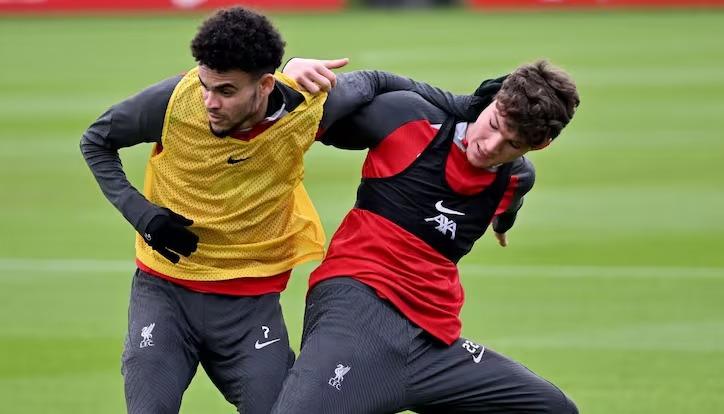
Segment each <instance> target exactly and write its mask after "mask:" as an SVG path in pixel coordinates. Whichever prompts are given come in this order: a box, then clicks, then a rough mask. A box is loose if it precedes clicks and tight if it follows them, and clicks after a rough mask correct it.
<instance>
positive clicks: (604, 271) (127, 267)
mask: <svg viewBox="0 0 724 414" xmlns="http://www.w3.org/2000/svg"><path fill="white" fill-rule="evenodd" d="M134 269H135V263H134V261H133V259H128V260H95V259H22V258H2V257H0V274H2V275H5V274H7V272H18V271H31V272H40V273H55V272H126V271H128V272H131V271H133V270H134ZM460 274H461V276H462V278H463V280H464V279H465V278H477V277H552V278H632V277H634V278H682V279H683V278H717V279H718V278H724V267H682V266H677V267H668V266H573V265H572V266H557V265H550V266H548V265H540V266H538V265H518V266H516V265H509V266H508V265H483V264H463V265H461V267H460Z"/></svg>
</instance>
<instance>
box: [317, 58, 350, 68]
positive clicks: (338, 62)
mask: <svg viewBox="0 0 724 414" xmlns="http://www.w3.org/2000/svg"><path fill="white" fill-rule="evenodd" d="M348 63H349V58H342V59H331V60H323V61H322V64H323V65H324V66H325V67H327V68H329V69H339V68H341V67H343V66H346V65H347V64H348Z"/></svg>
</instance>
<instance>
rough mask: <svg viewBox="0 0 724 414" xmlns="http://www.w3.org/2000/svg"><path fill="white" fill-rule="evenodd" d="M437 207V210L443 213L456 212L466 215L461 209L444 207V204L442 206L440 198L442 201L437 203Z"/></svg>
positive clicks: (459, 214)
mask: <svg viewBox="0 0 724 414" xmlns="http://www.w3.org/2000/svg"><path fill="white" fill-rule="evenodd" d="M435 209H437V211H439V212H441V213H445V214H455V215H458V216H464V215H465V213H462V212H460V211H455V210H450V209H449V208H445V207H443V206H442V200H440V201H438V202H437V203H435Z"/></svg>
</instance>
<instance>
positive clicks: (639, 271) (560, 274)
mask: <svg viewBox="0 0 724 414" xmlns="http://www.w3.org/2000/svg"><path fill="white" fill-rule="evenodd" d="M460 275H461V277H462V278H463V280H464V279H465V278H471V277H553V278H666V279H671V278H682V279H683V278H724V267H682V266H675V267H668V266H556V265H551V266H545V265H541V266H536V265H531V266H526V265H520V266H512V265H511V266H501V265H495V266H486V265H482V264H469V265H465V264H463V265H461V266H460Z"/></svg>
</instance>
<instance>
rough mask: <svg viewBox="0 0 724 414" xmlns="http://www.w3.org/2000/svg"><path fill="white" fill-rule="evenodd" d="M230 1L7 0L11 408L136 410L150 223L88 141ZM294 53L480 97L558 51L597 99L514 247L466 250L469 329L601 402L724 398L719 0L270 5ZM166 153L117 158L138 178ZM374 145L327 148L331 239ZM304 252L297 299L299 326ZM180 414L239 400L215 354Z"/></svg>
mask: <svg viewBox="0 0 724 414" xmlns="http://www.w3.org/2000/svg"><path fill="white" fill-rule="evenodd" d="M230 3H239V2H231V1H223V0H208V1H204V0H173V1H171V0H143V1H140V0H116V1H114V2H104V1H101V0H75V1H72V0H0V188H1V189H2V193H1V194H2V195H1V197H2V198H1V200H2V201H1V202H0V401H1V403H0V404H2V406H0V412H12V413H38V412H52V413H99V412H100V413H106V412H109V413H110V412H123V411H124V409H125V408H124V402H123V382H122V377H121V374H120V354H121V351H122V346H123V339H124V334H125V330H126V311H127V306H128V293H129V289H130V282H131V276H132V273H133V270H134V263H133V258H134V251H133V237H134V232H133V230H132V228H131V227H130V225H128V224H127V223H126V222H125V220H124V219H123V218H122V217H121V215H120V214H119V213H118V212H117V211H116V210H115V209H114V208H113V207H112V206H111V205H110V203H108V202H107V201H106V200H105V198H104V197H103V196H102V194H101V192H100V190H99V189H98V187H97V185H96V183H95V181H94V179H93V177H92V175H91V174H90V172H89V170H88V168H87V167H86V165H85V162H84V161H83V159H82V157H81V155H80V152H79V150H78V142H79V139H80V136H81V134H82V133H83V131H84V130H85V129H86V128H87V126H88V125H89V124H90V123H91V122H93V120H94V119H95V118H96V117H97V116H99V115H100V114H101V113H103V112H104V111H105V110H106V109H107V108H108V107H109V106H110V105H112V104H114V103H116V102H118V101H120V100H122V99H124V98H126V97H128V96H130V95H132V94H134V93H136V92H138V91H139V90H141V89H142V88H144V87H146V86H148V85H150V84H152V83H155V82H157V81H158V80H161V79H164V78H167V77H170V76H173V75H175V74H178V73H180V72H182V71H184V70H187V69H189V68H191V67H192V66H193V65H194V62H193V59H192V58H191V55H190V52H189V46H188V45H189V42H190V40H191V38H192V37H193V35H194V33H195V31H196V28H197V27H198V25H199V24H200V23H201V21H202V20H203V18H204V16H205V15H206V14H208V13H209V11H210V10H211V9H214V8H217V7H222V6H224V5H228V4H230ZM240 3H242V4H247V5H251V6H254V7H256V8H259V9H260V10H262V11H265V12H267V13H268V14H269V16H270V17H271V19H272V21H273V22H274V23H275V24H276V25H277V27H278V28H279V29H280V31H281V33H282V34H283V36H284V38H285V40H286V42H287V54H286V55H287V57H288V58H289V57H294V56H305V57H318V58H338V57H349V58H350V59H351V63H350V64H349V66H348V67H347V68H345V69H344V70H355V69H381V70H386V71H391V72H396V73H399V74H402V75H406V76H410V77H413V78H415V79H418V80H423V81H426V82H428V83H431V84H433V85H436V86H439V87H442V88H445V89H448V90H451V91H453V92H456V93H470V92H472V91H473V90H474V89H475V87H477V85H478V84H479V83H480V81H481V80H483V79H486V78H490V77H496V76H499V75H501V74H503V73H506V72H508V71H510V70H512V69H513V68H514V67H516V66H517V65H519V64H521V63H525V62H530V61H533V60H535V59H537V58H541V57H545V58H548V59H550V60H551V61H552V62H554V63H555V64H557V65H559V66H562V67H563V68H565V69H567V70H568V71H569V72H570V73H571V74H572V75H573V76H574V77H575V79H576V80H577V82H578V86H579V89H580V94H581V99H582V104H581V107H580V108H579V112H578V114H577V115H576V118H575V119H574V120H573V122H572V123H571V125H570V126H569V127H568V128H567V129H566V130H565V132H564V133H563V135H562V136H561V137H560V138H559V139H558V140H557V141H556V142H555V143H554V145H552V146H551V147H550V149H548V150H546V151H543V152H539V153H533V154H531V156H530V158H531V159H532V161H533V162H534V164H535V165H536V167H537V172H538V178H537V182H536V186H535V188H534V190H533V192H532V193H531V194H530V195H529V196H528V197H527V199H526V205H525V207H524V208H523V211H522V212H521V214H520V216H519V220H518V222H517V224H516V226H515V227H514V228H513V230H511V231H510V233H509V241H510V245H509V246H508V247H507V248H505V249H503V248H500V247H498V246H497V244H496V243H495V241H494V240H493V238H492V237H491V236H490V235H486V236H485V237H484V238H483V239H481V240H480V241H479V242H478V244H477V246H476V248H475V249H474V250H473V252H472V253H471V254H470V255H469V256H468V257H466V258H465V259H464V260H463V261H462V262H461V276H462V280H463V284H464V286H465V289H466V300H467V302H466V305H465V307H464V310H463V321H464V327H463V334H464V335H465V336H466V337H469V338H471V339H474V340H476V341H478V342H481V343H483V344H485V345H487V346H488V347H491V348H494V349H496V350H498V351H500V352H502V353H504V354H507V355H509V356H511V357H513V358H515V359H517V360H519V361H521V362H522V363H523V364H525V365H526V366H528V367H529V368H531V369H533V370H534V371H536V372H538V373H539V374H541V375H542V376H544V377H546V378H548V379H550V380H551V381H553V382H554V383H556V384H557V385H559V386H560V387H561V388H562V389H564V390H565V391H566V392H567V393H568V394H569V395H570V396H571V397H572V398H573V399H574V400H575V401H576V402H577V403H578V405H579V408H580V410H581V412H582V413H586V414H610V413H617V414H624V413H626V414H644V413H651V414H669V413H671V414H673V413H717V412H719V413H720V412H724V375H722V372H724V254H723V252H722V250H724V249H723V248H724V241H723V240H724V184H722V182H723V181H724V168H722V167H723V164H724V163H723V162H724V139H723V138H724V137H723V132H722V131H724V116H723V115H724V99H722V96H723V95H724V69H723V68H724V8H721V6H724V0H709V1H685V0H608V1H606V0H555V1H552V0H469V1H467V2H455V1H435V0H418V1H414V0H392V1H381V0H357V1H348V2H345V1H343V0H296V1H294V0H270V1H261V0H259V1H249V2H243V1H242V2H240ZM150 150H151V147H150V146H138V147H135V148H131V149H126V150H122V151H121V157H122V159H123V161H124V167H125V170H126V172H127V174H128V175H129V177H130V179H131V181H132V182H133V183H135V184H136V185H137V186H138V187H141V186H142V179H143V171H144V166H145V162H146V160H147V157H148V155H149V153H150ZM363 157H364V153H362V152H345V151H340V150H334V149H330V148H325V147H323V146H321V145H315V146H313V149H312V150H311V151H310V152H309V153H308V155H307V158H306V185H307V188H308V189H309V192H310V193H311V196H312V198H313V200H315V204H316V205H317V208H318V210H319V212H320V215H321V217H322V220H323V222H324V225H325V227H326V231H327V233H328V234H329V235H331V233H332V232H333V231H334V230H335V228H336V227H337V225H338V224H339V222H340V220H341V218H342V217H343V215H344V214H345V213H346V211H347V210H348V209H349V208H350V207H351V206H352V205H353V202H354V195H355V190H356V185H357V183H358V182H359V174H360V167H361V163H362V160H363ZM312 268H313V266H312V265H307V266H303V267H300V268H299V269H297V270H296V271H295V273H294V276H293V277H292V280H291V282H290V285H289V288H288V289H287V291H286V292H285V293H284V295H283V297H282V301H283V306H284V311H285V315H286V320H287V324H288V327H289V330H290V335H291V340H292V345H293V347H294V348H295V349H298V346H299V340H300V336H301V320H302V312H303V308H304V307H303V302H304V292H305V290H306V283H307V277H308V274H309V272H310V270H311V269H312ZM182 412H183V413H200V412H202V413H231V412H234V410H233V408H232V407H231V406H230V405H228V403H226V402H225V401H224V400H223V398H222V397H221V395H220V394H219V393H218V392H217V391H216V390H215V389H214V387H213V385H212V384H211V383H210V381H209V380H208V379H207V378H206V376H205V375H204V374H203V372H202V370H201V369H200V370H199V374H198V375H197V377H196V379H195V380H194V382H193V383H192V384H191V386H190V389H189V391H188V392H187V394H186V396H185V398H184V403H183V405H182Z"/></svg>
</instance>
